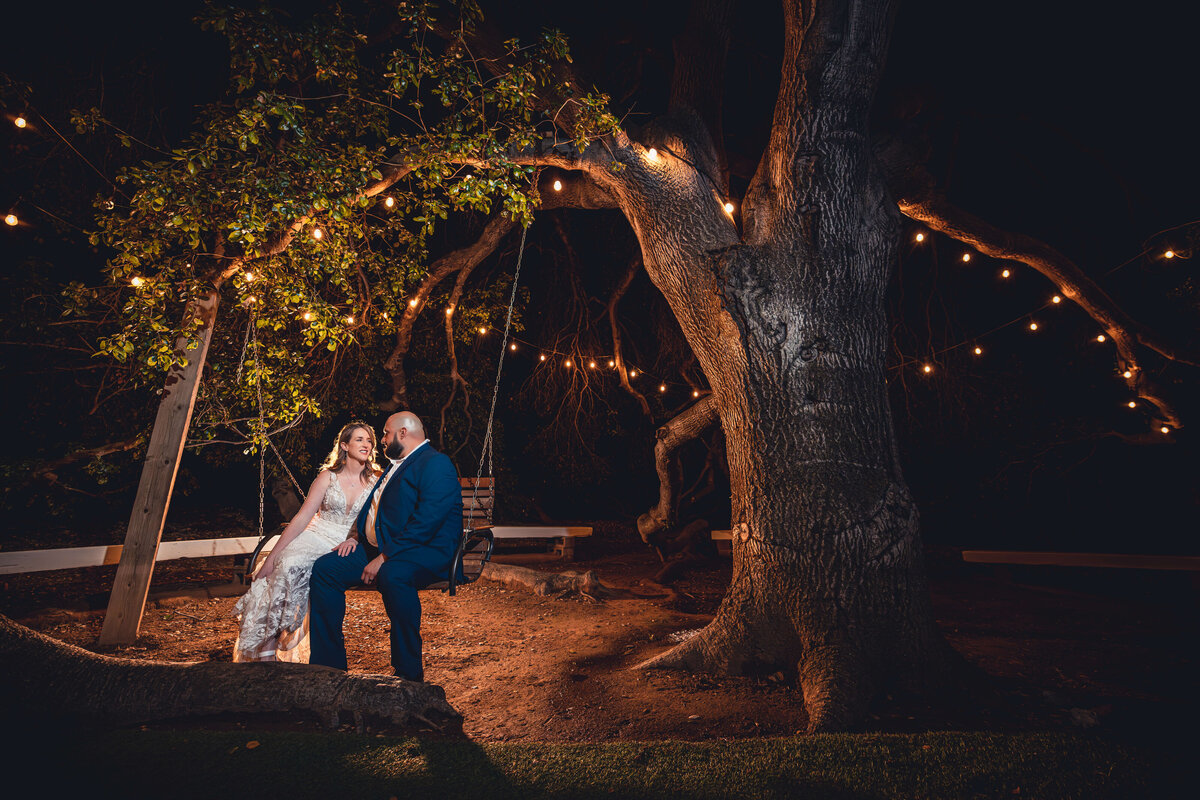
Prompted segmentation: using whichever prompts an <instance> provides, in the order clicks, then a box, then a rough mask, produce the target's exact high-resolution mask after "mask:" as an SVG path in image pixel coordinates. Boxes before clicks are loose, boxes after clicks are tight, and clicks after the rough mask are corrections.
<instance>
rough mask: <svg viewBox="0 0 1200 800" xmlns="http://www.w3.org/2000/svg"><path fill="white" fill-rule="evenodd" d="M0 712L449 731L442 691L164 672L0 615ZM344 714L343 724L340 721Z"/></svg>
mask: <svg viewBox="0 0 1200 800" xmlns="http://www.w3.org/2000/svg"><path fill="white" fill-rule="evenodd" d="M0 664H2V665H3V667H2V668H0V703H2V704H3V706H4V708H5V710H6V712H7V713H8V714H9V715H10V718H11V719H14V720H15V719H21V718H23V717H25V716H26V715H28V716H29V718H34V719H38V720H45V719H46V718H62V717H66V718H71V719H77V720H85V721H90V722H99V723H103V724H120V725H125V724H133V723H138V722H152V721H155V720H176V719H183V718H186V717H192V718H194V717H206V716H212V715H217V714H222V715H229V714H233V715H235V716H239V717H241V716H246V717H252V716H254V715H263V714H266V715H273V716H279V715H285V716H290V717H296V718H305V717H309V718H311V717H314V716H315V717H316V718H317V719H319V720H320V721H322V722H324V723H325V724H327V725H329V726H330V727H336V726H337V724H338V722H339V721H343V722H356V723H358V724H359V726H360V727H362V726H363V725H364V724H369V723H380V724H384V725H389V726H412V727H424V728H435V729H437V730H441V731H447V732H456V731H457V730H458V729H460V727H461V723H462V717H461V716H460V715H459V713H458V712H457V711H455V710H454V708H453V707H451V705H450V704H449V703H447V702H446V694H445V692H443V691H442V689H441V687H439V686H433V685H430V684H425V683H413V682H412V681H407V680H404V679H403V678H394V677H390V676H386V675H348V674H346V673H345V672H342V671H341V670H335V669H329V668H328V667H316V666H309V665H307V664H282V663H276V664H267V663H260V664H219V663H193V664H173V663H168V662H163V661H133V660H130V659H124V658H113V657H111V656H102V655H96V654H95V653H90V652H88V651H87V650H83V649H81V648H79V647H74V646H72V645H69V644H63V643H62V642H59V641H56V640H54V639H51V638H50V637H48V636H43V635H42V634H40V633H37V632H35V631H32V630H30V629H29V628H26V627H24V626H22V625H18V624H16V623H15V622H13V621H12V620H10V619H8V618H7V617H5V616H3V615H0ZM342 715H344V716H342Z"/></svg>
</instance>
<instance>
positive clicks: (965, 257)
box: [962, 253, 971, 264]
mask: <svg viewBox="0 0 1200 800" xmlns="http://www.w3.org/2000/svg"><path fill="white" fill-rule="evenodd" d="M962 260H963V263H964V264H965V263H967V262H968V261H970V260H971V254H970V253H963V254H962Z"/></svg>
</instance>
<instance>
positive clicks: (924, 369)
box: [921, 364, 933, 375]
mask: <svg viewBox="0 0 1200 800" xmlns="http://www.w3.org/2000/svg"><path fill="white" fill-rule="evenodd" d="M921 371H922V372H924V373H925V374H926V375H928V374H929V373H931V372H933V367H932V366H931V365H929V364H926V365H925V366H923V367H921Z"/></svg>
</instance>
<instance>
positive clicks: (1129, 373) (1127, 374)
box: [1121, 369, 1133, 378]
mask: <svg viewBox="0 0 1200 800" xmlns="http://www.w3.org/2000/svg"><path fill="white" fill-rule="evenodd" d="M1121 377H1122V378H1132V377H1133V371H1132V370H1128V369H1127V370H1125V371H1124V372H1122V373H1121Z"/></svg>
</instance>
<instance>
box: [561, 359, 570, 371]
mask: <svg viewBox="0 0 1200 800" xmlns="http://www.w3.org/2000/svg"><path fill="white" fill-rule="evenodd" d="M563 366H564V367H566V368H567V369H570V368H571V359H569V358H568V359H567V360H566V361H564V362H563Z"/></svg>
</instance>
